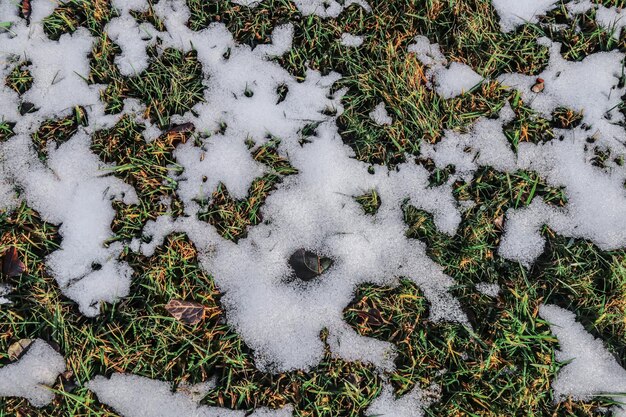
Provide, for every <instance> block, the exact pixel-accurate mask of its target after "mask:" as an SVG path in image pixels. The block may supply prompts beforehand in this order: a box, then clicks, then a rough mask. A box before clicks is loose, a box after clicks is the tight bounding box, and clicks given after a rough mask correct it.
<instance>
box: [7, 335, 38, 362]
mask: <svg viewBox="0 0 626 417" xmlns="http://www.w3.org/2000/svg"><path fill="white" fill-rule="evenodd" d="M31 343H33V339H20V340H18V341H17V342H15V343H11V346H9V350H8V351H7V353H8V354H9V360H11V362H15V361H16V360H18V359H19V358H20V357H21V356H22V354H24V351H25V350H26V349H28V347H29V346H30V345H31Z"/></svg>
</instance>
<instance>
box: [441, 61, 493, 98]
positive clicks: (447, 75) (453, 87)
mask: <svg viewBox="0 0 626 417" xmlns="http://www.w3.org/2000/svg"><path fill="white" fill-rule="evenodd" d="M482 81H483V77H481V76H480V75H478V74H477V73H476V72H475V71H474V70H473V69H471V68H470V67H469V66H468V65H466V64H462V63H460V62H452V63H451V64H450V66H449V67H447V68H440V69H438V70H436V71H435V74H434V82H435V91H437V93H438V94H439V95H440V96H441V97H443V98H454V97H457V96H459V95H461V94H463V93H466V92H468V91H469V90H471V89H472V88H473V87H475V86H476V85H478V84H480V83H481V82H482Z"/></svg>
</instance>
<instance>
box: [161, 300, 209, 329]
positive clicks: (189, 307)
mask: <svg viewBox="0 0 626 417" xmlns="http://www.w3.org/2000/svg"><path fill="white" fill-rule="evenodd" d="M165 309H166V310H167V311H168V312H169V313H170V314H171V315H172V316H173V317H174V318H175V319H176V320H178V321H180V322H181V323H185V324H192V325H193V324H198V323H200V322H201V321H202V320H203V319H204V312H205V307H204V306H203V305H202V304H200V303H195V302H193V301H183V300H176V299H173V300H170V302H169V303H167V304H166V305H165Z"/></svg>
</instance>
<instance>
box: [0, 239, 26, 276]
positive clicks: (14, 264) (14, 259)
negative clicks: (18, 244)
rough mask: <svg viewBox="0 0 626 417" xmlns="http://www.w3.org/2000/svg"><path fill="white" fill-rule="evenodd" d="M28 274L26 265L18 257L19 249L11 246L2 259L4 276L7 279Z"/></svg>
mask: <svg viewBox="0 0 626 417" xmlns="http://www.w3.org/2000/svg"><path fill="white" fill-rule="evenodd" d="M22 272H26V265H24V263H23V262H22V261H21V260H20V259H19V257H18V256H17V249H15V247H14V246H11V247H10V248H9V249H7V250H6V251H5V252H4V257H3V258H2V275H4V276H5V277H9V278H11V277H17V276H19V275H20V274H22Z"/></svg>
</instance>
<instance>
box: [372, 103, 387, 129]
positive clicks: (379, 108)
mask: <svg viewBox="0 0 626 417" xmlns="http://www.w3.org/2000/svg"><path fill="white" fill-rule="evenodd" d="M370 119H372V120H373V121H374V123H376V124H377V125H380V126H383V125H390V124H392V123H393V119H392V118H391V116H389V113H387V109H386V108H385V103H383V102H382V101H381V102H380V103H378V104H377V105H376V107H374V110H372V111H371V112H370Z"/></svg>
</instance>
